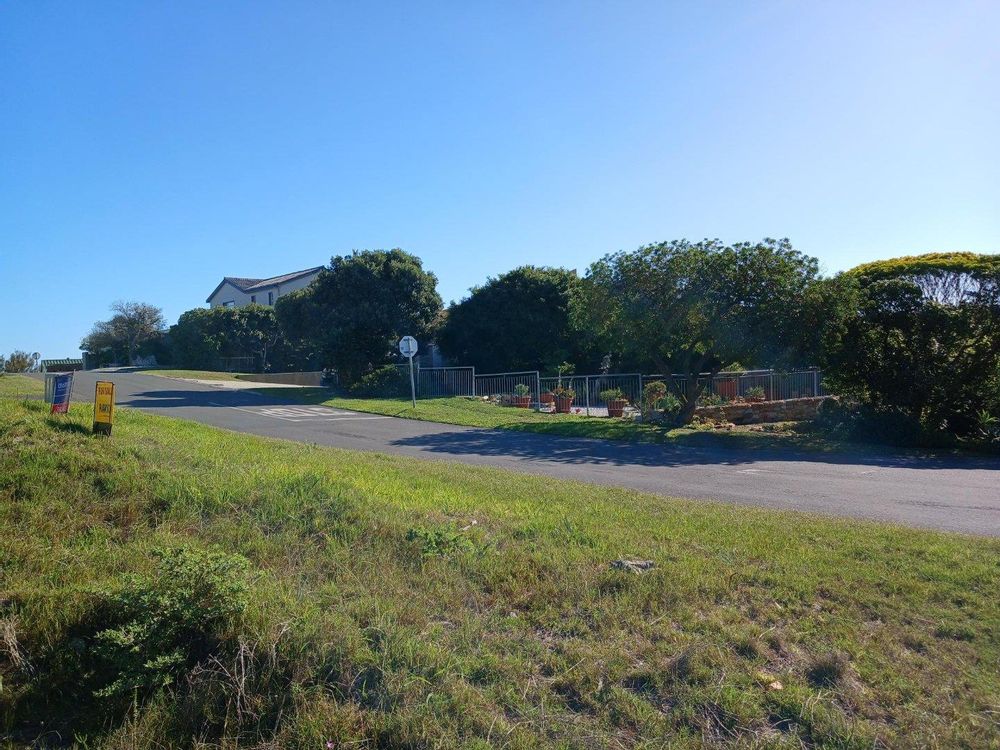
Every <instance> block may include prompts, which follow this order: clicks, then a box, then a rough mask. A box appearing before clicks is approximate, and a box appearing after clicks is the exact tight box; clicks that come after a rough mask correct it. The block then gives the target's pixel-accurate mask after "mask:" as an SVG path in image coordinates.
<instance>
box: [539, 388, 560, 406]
mask: <svg viewBox="0 0 1000 750" xmlns="http://www.w3.org/2000/svg"><path fill="white" fill-rule="evenodd" d="M538 402H539V403H541V404H543V405H551V404H554V403H555V402H556V394H554V393H553V392H552V391H550V390H549V389H548V388H546V389H545V390H544V391H542V392H541V394H540V395H539V396H538Z"/></svg>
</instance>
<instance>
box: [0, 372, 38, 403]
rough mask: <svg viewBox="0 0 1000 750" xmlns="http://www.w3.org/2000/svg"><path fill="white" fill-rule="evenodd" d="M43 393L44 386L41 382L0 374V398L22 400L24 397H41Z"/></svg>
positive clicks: (9, 374) (10, 374)
mask: <svg viewBox="0 0 1000 750" xmlns="http://www.w3.org/2000/svg"><path fill="white" fill-rule="evenodd" d="M44 393H45V384H44V383H43V382H42V381H41V380H36V379H35V378H29V377H25V376H24V375H14V374H12V373H0V398H24V397H25V396H41V395H43V394H44Z"/></svg>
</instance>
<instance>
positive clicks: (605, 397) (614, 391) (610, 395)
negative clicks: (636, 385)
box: [599, 388, 624, 402]
mask: <svg viewBox="0 0 1000 750" xmlns="http://www.w3.org/2000/svg"><path fill="white" fill-rule="evenodd" d="M599 396H600V398H601V401H605V402H607V401H618V400H620V399H621V398H622V397H623V396H624V394H623V393H622V389H621V388H608V389H606V390H603V391H601V392H600V394H599Z"/></svg>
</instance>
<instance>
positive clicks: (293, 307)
mask: <svg viewBox="0 0 1000 750" xmlns="http://www.w3.org/2000/svg"><path fill="white" fill-rule="evenodd" d="M440 310H441V297H440V296H439V295H438V293H437V277H435V276H434V274H433V273H430V272H429V271H425V270H424V268H423V266H422V264H421V262H420V259H419V258H417V257H416V256H415V255H411V254H409V253H406V252H404V251H402V250H399V249H395V250H365V251H361V252H358V251H355V252H354V253H352V254H351V255H343V256H335V257H334V258H332V259H331V260H330V266H329V267H328V268H326V269H324V270H323V271H322V272H321V273H320V275H319V276H318V277H317V279H316V280H315V281H314V282H313V283H312V284H310V285H309V286H308V287H307V288H306V289H302V290H299V291H297V292H293V293H292V294H287V295H284V296H283V297H280V298H279V299H278V301H277V304H276V306H275V311H276V313H277V315H278V320H279V321H280V322H281V325H282V327H283V329H284V331H285V333H286V335H287V336H288V337H289V338H290V339H292V340H297V341H301V342H303V344H304V345H305V346H308V347H309V348H311V349H312V350H313V351H315V352H316V354H317V356H318V357H319V358H320V360H321V364H322V365H323V366H324V367H333V368H334V369H336V371H337V373H338V375H339V376H340V381H341V382H342V383H344V384H351V383H354V382H355V381H357V380H358V379H359V378H360V377H361V376H362V375H364V374H366V373H368V372H371V371H372V370H374V369H376V368H378V367H381V366H382V365H385V364H387V363H389V362H391V361H392V360H393V359H394V358H395V357H396V356H397V350H396V345H397V342H398V341H399V339H400V338H401V337H403V336H405V335H411V336H414V337H416V338H417V340H418V341H426V340H427V337H428V335H429V334H430V333H431V332H432V326H433V324H434V322H435V320H436V319H437V316H438V314H439V313H440Z"/></svg>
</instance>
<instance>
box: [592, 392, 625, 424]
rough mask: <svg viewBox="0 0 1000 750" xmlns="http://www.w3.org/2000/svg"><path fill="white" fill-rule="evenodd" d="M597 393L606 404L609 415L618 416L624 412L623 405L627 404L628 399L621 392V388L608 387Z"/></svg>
mask: <svg viewBox="0 0 1000 750" xmlns="http://www.w3.org/2000/svg"><path fill="white" fill-rule="evenodd" d="M598 395H599V396H600V399H601V401H603V402H604V403H606V404H607V405H608V416H609V417H620V416H622V414H624V413H625V407H626V406H628V399H627V398H625V394H623V393H622V389H621V388H608V389H607V390H604V391H601V392H600V394H598Z"/></svg>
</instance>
